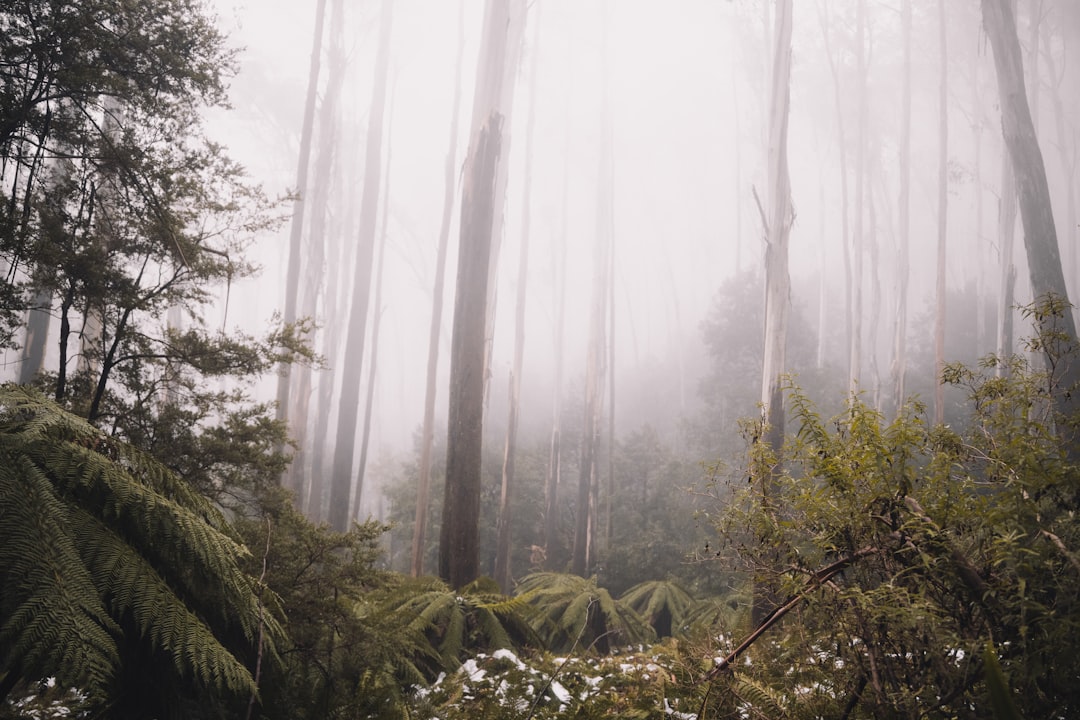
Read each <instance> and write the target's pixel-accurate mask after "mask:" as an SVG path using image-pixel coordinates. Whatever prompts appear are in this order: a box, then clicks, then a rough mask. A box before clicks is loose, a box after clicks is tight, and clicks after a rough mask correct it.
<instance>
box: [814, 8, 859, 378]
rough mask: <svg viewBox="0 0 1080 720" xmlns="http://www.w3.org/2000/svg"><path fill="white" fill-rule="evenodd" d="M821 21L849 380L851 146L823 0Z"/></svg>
mask: <svg viewBox="0 0 1080 720" xmlns="http://www.w3.org/2000/svg"><path fill="white" fill-rule="evenodd" d="M818 22H819V24H820V25H821V33H822V37H823V38H824V40H825V55H826V57H827V58H828V61H829V72H830V74H831V75H832V81H833V82H832V85H833V105H834V106H835V108H836V136H837V137H836V139H837V146H838V148H839V152H840V246H841V248H843V257H844V328H845V330H846V331H847V337H848V381H849V385H850V384H851V378H852V377H854V376H855V375H856V373H857V371H856V368H855V367H854V366H852V364H851V357H852V353H851V348H852V346H853V344H854V336H855V311H856V308H855V303H854V299H853V297H852V294H853V292H854V285H855V281H854V275H853V272H852V268H851V233H850V229H849V222H850V221H849V216H850V214H851V213H850V211H849V205H850V199H849V194H850V191H849V189H848V147H847V134H846V133H845V131H844V127H845V126H844V118H845V117H846V115H847V113H846V112H845V111H844V107H843V87H842V85H841V83H840V69H839V67H838V65H837V61H836V58H835V57H834V56H833V51H832V43H831V42H830V36H831V33H830V32H829V3H828V0H823V4H821V5H819V6H818Z"/></svg>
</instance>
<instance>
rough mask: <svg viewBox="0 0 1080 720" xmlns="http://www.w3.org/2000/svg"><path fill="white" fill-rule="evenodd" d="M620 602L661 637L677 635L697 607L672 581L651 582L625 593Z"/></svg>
mask: <svg viewBox="0 0 1080 720" xmlns="http://www.w3.org/2000/svg"><path fill="white" fill-rule="evenodd" d="M619 600H620V601H621V602H622V603H623V604H625V605H628V606H629V607H630V608H632V609H633V610H634V612H636V613H637V614H638V615H640V616H641V617H643V618H644V619H645V620H646V622H648V623H649V625H651V626H652V629H653V630H654V631H655V632H656V635H657V637H666V636H670V635H672V634H675V633H676V632H677V631H678V629H679V628H680V627H681V626H682V624H683V620H684V618H685V617H686V614H687V612H688V611H689V610H690V608H691V607H692V606H693V604H694V598H692V597H691V596H690V593H688V592H687V591H686V590H685V589H684V588H683V587H682V586H681V585H679V584H678V583H676V582H673V581H671V580H648V581H646V582H643V583H638V584H637V585H635V586H634V587H632V588H630V589H629V590H627V591H626V592H624V593H623V594H622V595H621V596H620V597H619Z"/></svg>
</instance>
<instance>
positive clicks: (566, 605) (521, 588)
mask: <svg viewBox="0 0 1080 720" xmlns="http://www.w3.org/2000/svg"><path fill="white" fill-rule="evenodd" d="M517 592H518V595H519V597H521V598H522V599H523V600H525V601H527V602H528V603H529V604H531V605H532V606H533V607H535V608H536V609H537V610H538V613H537V615H536V617H535V618H534V619H533V621H532V626H533V628H534V629H535V630H536V631H537V632H538V633H539V634H540V635H541V636H542V637H544V638H545V639H546V641H547V644H548V647H549V648H550V649H551V650H554V651H557V652H569V651H570V649H571V648H572V647H573V646H574V645H575V643H577V642H579V640H578V639H579V638H580V643H581V644H582V645H583V646H584V647H591V646H593V645H595V646H596V649H597V650H598V651H600V652H607V651H608V650H610V648H611V647H612V646H614V645H618V644H620V643H621V644H630V643H639V642H650V641H652V640H653V639H654V633H653V631H652V628H651V627H650V626H649V625H648V623H646V622H645V621H644V620H643V619H642V618H641V617H640V616H639V615H638V614H637V613H636V612H634V610H633V609H632V608H631V607H629V606H628V605H626V604H624V603H621V602H619V601H617V600H614V599H613V598H612V597H611V595H610V593H608V591H607V590H606V589H604V588H602V587H599V586H598V585H597V583H596V578H595V577H593V578H588V579H586V578H583V577H579V576H577V575H569V574H563V573H553V572H540V573H533V574H531V575H527V576H526V577H524V578H522V580H521V582H520V583H519V584H518V587H517Z"/></svg>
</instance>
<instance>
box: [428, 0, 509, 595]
mask: <svg viewBox="0 0 1080 720" xmlns="http://www.w3.org/2000/svg"><path fill="white" fill-rule="evenodd" d="M514 17H517V18H523V17H524V2H523V0H488V2H487V5H486V7H485V11H484V33H483V39H482V41H481V48H480V61H479V64H478V67H477V78H476V97H475V99H474V102H473V117H472V131H471V133H470V140H469V154H468V157H467V158H466V160H465V168H464V172H463V175H464V184H463V186H462V195H461V236H460V242H459V246H458V270H457V289H456V291H455V299H454V330H453V339H452V341H451V344H450V397H449V418H448V422H447V431H448V433H449V437H448V440H447V450H446V490H445V495H444V501H443V517H442V531H441V534H440V537H439V576H440V577H442V578H443V579H444V580H446V581H447V582H448V583H449V584H450V585H451V586H452V587H454V588H460V587H462V586H463V585H465V584H467V583H469V582H472V581H473V580H475V579H476V577H477V576H478V575H479V570H480V487H481V473H482V471H483V469H482V467H481V465H482V463H481V459H482V457H481V456H482V450H483V419H484V385H485V380H484V372H485V357H486V352H485V345H486V343H485V340H486V327H485V326H486V317H487V308H486V305H487V299H488V275H489V267H490V263H491V243H492V225H493V220H494V215H495V209H496V204H497V202H498V198H497V196H496V188H497V184H498V183H497V178H498V173H499V165H500V163H501V162H502V161H503V159H502V157H501V149H502V145H501V142H502V133H503V121H504V118H505V110H506V108H503V107H502V106H501V99H502V98H503V97H507V96H509V95H510V94H509V93H508V92H506V88H504V86H503V84H504V81H509V80H510V79H512V78H513V75H510V76H509V78H505V73H504V70H505V64H506V57H507V38H508V36H510V35H512V34H513V33H512V32H511V31H510V28H509V25H510V24H511V18H514ZM504 78H505V79H504ZM504 93H505V94H504Z"/></svg>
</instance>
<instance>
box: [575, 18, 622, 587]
mask: <svg viewBox="0 0 1080 720" xmlns="http://www.w3.org/2000/svg"><path fill="white" fill-rule="evenodd" d="M603 7H604V10H603V18H604V20H606V18H607V5H606V4H605V5H604V6H603ZM600 32H601V40H600V53H601V64H602V66H603V70H602V71H601V76H602V77H601V83H602V89H601V93H602V97H601V101H600V102H601V111H600V114H601V117H600V148H599V150H600V158H599V162H600V167H599V172H598V174H597V180H598V184H597V198H596V236H595V244H594V245H593V287H592V304H591V307H592V310H591V314H590V316H589V345H588V349H587V351H586V356H585V403H584V418H583V422H582V438H581V459H580V462H581V465H580V467H579V474H578V492H577V503H576V506H575V513H576V515H575V524H574V550H573V556H572V561H571V572H573V573H574V574H575V575H580V576H582V577H585V576H586V575H587V573H588V572H589V570H590V568H591V566H592V563H593V559H594V558H593V556H594V553H595V544H596V529H597V528H596V526H597V522H596V516H597V512H598V509H599V507H598V506H599V502H598V501H599V492H598V490H599V482H600V463H599V458H598V454H599V450H600V426H601V420H602V419H603V415H604V378H605V376H604V373H605V372H606V370H607V368H606V365H607V362H606V360H607V333H606V327H607V320H608V317H607V315H608V310H607V302H608V283H609V282H611V278H610V277H609V275H608V271H609V268H610V260H609V258H610V253H611V252H612V233H611V229H612V218H611V214H612V195H611V191H612V187H611V184H612V182H613V179H614V178H613V177H612V172H611V165H612V160H611V153H612V147H611V143H612V137H611V116H610V112H611V108H610V101H609V97H608V84H607V77H606V71H607V63H606V57H607V23H606V22H602V27H601V31H600Z"/></svg>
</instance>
